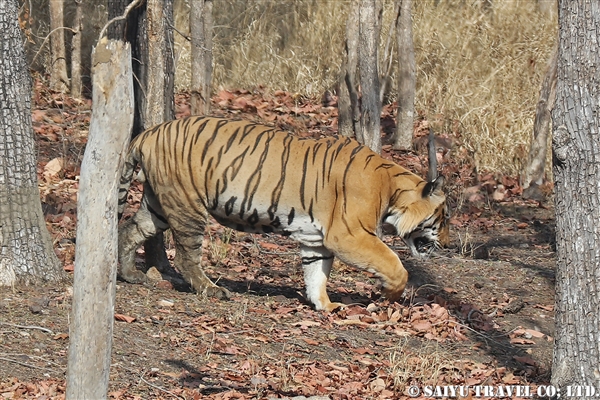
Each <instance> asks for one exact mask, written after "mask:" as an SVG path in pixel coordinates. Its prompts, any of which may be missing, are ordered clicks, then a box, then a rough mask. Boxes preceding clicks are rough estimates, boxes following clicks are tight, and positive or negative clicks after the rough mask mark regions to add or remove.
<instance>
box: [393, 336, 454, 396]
mask: <svg viewBox="0 0 600 400" xmlns="http://www.w3.org/2000/svg"><path fill="white" fill-rule="evenodd" d="M455 360H456V357H455V356H453V355H452V354H450V353H448V351H447V350H445V349H444V348H443V347H441V346H439V345H438V344H437V342H427V343H426V344H425V345H423V346H415V345H414V343H413V344H411V343H410V341H409V340H408V339H406V340H401V341H399V344H398V346H397V348H396V349H395V350H394V351H393V352H391V354H390V371H389V372H390V378H391V379H393V383H392V382H390V383H391V386H392V387H393V388H394V389H395V390H396V391H397V393H402V394H404V393H405V391H406V387H407V386H410V385H418V386H419V387H421V386H424V385H439V384H440V382H443V380H442V377H443V376H444V375H452V376H453V377H462V378H464V376H463V374H464V371H461V370H460V368H458V367H457V364H459V363H457V362H455Z"/></svg>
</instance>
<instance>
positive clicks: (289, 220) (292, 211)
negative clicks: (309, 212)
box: [288, 207, 296, 226]
mask: <svg viewBox="0 0 600 400" xmlns="http://www.w3.org/2000/svg"><path fill="white" fill-rule="evenodd" d="M295 213H296V210H294V207H292V209H291V210H290V213H289V214H288V226H289V225H291V224H292V222H293V221H294V214H295Z"/></svg>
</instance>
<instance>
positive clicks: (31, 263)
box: [0, 1, 65, 286]
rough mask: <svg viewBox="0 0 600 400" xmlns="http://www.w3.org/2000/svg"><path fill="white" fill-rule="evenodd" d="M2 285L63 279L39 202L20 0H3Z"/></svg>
mask: <svg viewBox="0 0 600 400" xmlns="http://www.w3.org/2000/svg"><path fill="white" fill-rule="evenodd" d="M0 48H1V49H2V57H0V82H2V85H0V104H2V113H0V132H1V133H0V286H12V285H16V284H20V283H22V284H35V283H38V282H44V281H50V282H52V281H60V280H62V279H64V277H65V276H64V273H63V270H62V267H61V265H60V262H59V261H58V259H57V258H56V255H55V254H54V250H53V248H52V240H51V238H50V235H49V233H48V230H47V229H46V222H45V221H44V215H43V213H42V205H41V203H40V192H39V189H38V180H37V173H36V165H37V160H36V152H35V148H34V146H35V144H34V138H33V128H32V126H31V82H30V77H29V69H28V67H27V64H26V62H25V53H24V50H23V36H22V34H21V30H20V29H19V25H18V17H17V1H0Z"/></svg>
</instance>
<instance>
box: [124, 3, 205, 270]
mask: <svg viewBox="0 0 600 400" xmlns="http://www.w3.org/2000/svg"><path fill="white" fill-rule="evenodd" d="M194 3H195V2H194ZM167 21H173V1H172V0H147V2H146V5H145V7H142V8H140V9H139V13H138V15H137V22H136V24H135V25H134V26H137V35H136V39H135V42H136V45H135V47H134V57H133V58H135V59H137V60H142V62H137V63H135V64H134V71H136V76H137V77H138V81H137V82H136V84H135V85H134V87H135V99H136V102H135V103H136V108H137V110H136V113H135V118H134V135H137V134H138V133H140V132H141V131H142V130H145V129H148V128H150V127H152V126H155V125H158V124H161V123H163V122H166V121H170V120H172V119H173V118H174V117H175V111H174V110H175V97H174V82H175V79H174V76H175V72H174V65H173V29H172V28H171V26H169V24H168V23H167ZM164 241H165V240H164V235H163V233H162V232H161V233H159V234H158V235H156V236H154V237H152V238H150V239H148V240H147V241H146V243H145V244H144V251H145V260H146V265H145V267H146V269H148V268H150V267H156V268H157V269H158V270H159V271H162V272H165V271H167V270H168V269H170V263H169V260H168V258H167V254H166V252H165V245H164Z"/></svg>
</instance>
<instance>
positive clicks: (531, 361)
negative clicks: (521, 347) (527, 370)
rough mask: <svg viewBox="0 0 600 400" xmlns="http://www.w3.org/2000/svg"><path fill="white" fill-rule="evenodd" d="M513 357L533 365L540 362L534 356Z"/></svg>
mask: <svg viewBox="0 0 600 400" xmlns="http://www.w3.org/2000/svg"><path fill="white" fill-rule="evenodd" d="M513 358H514V359H515V360H516V361H518V362H520V363H523V364H527V365H532V366H534V367H535V366H537V365H538V363H537V361H535V360H534V359H533V358H531V357H527V356H513Z"/></svg>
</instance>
